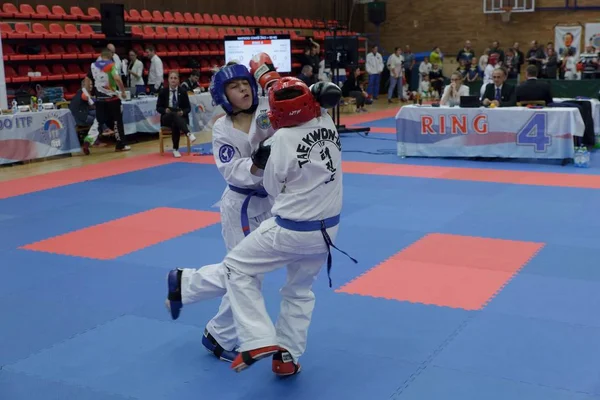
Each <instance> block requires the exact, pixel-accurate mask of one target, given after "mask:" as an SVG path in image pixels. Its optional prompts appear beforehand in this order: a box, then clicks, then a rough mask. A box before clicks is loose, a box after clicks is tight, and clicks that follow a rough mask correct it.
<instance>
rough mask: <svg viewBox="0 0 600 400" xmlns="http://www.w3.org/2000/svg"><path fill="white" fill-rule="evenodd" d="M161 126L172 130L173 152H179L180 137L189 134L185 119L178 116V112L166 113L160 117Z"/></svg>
mask: <svg viewBox="0 0 600 400" xmlns="http://www.w3.org/2000/svg"><path fill="white" fill-rule="evenodd" d="M160 126H166V127H167V128H171V132H172V136H171V138H172V139H173V150H179V137H180V136H181V133H185V134H187V133H189V129H188V127H187V121H186V119H185V117H182V116H181V115H177V113H176V112H170V113H165V114H163V115H161V116H160Z"/></svg>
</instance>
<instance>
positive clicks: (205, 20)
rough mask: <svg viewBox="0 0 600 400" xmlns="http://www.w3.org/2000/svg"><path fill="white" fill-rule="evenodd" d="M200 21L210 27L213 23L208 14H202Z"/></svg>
mask: <svg viewBox="0 0 600 400" xmlns="http://www.w3.org/2000/svg"><path fill="white" fill-rule="evenodd" d="M202 19H203V20H204V23H205V24H206V25H212V23H213V20H212V18H211V16H210V14H208V13H204V14H202Z"/></svg>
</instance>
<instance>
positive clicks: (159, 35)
mask: <svg viewBox="0 0 600 400" xmlns="http://www.w3.org/2000/svg"><path fill="white" fill-rule="evenodd" d="M168 37H169V35H168V33H167V30H166V29H165V27H164V26H157V27H156V39H166V38H168Z"/></svg>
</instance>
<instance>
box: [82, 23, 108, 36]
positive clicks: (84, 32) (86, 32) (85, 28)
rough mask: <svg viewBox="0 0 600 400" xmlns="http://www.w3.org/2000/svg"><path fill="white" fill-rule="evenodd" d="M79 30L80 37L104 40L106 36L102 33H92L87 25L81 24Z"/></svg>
mask: <svg viewBox="0 0 600 400" xmlns="http://www.w3.org/2000/svg"><path fill="white" fill-rule="evenodd" d="M79 28H80V29H81V34H82V35H86V36H89V37H91V38H92V39H104V38H106V35H105V34H104V33H96V32H94V30H93V29H92V27H91V26H90V25H88V24H81V25H79Z"/></svg>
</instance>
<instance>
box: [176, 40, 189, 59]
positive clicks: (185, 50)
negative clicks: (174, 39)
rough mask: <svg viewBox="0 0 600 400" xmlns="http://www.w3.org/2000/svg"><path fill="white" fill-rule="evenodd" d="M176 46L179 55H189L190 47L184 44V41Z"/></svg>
mask: <svg viewBox="0 0 600 400" xmlns="http://www.w3.org/2000/svg"><path fill="white" fill-rule="evenodd" d="M178 47H179V55H180V56H189V55H190V49H189V48H188V47H187V46H186V45H185V43H180V44H179V46H178Z"/></svg>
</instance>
